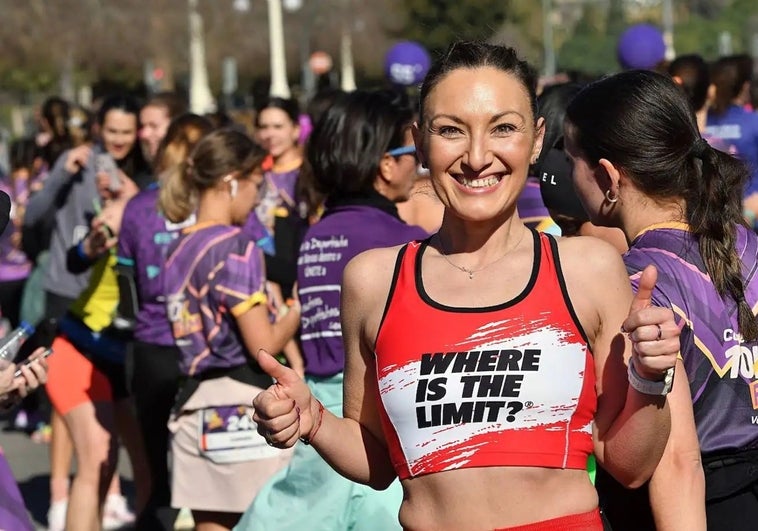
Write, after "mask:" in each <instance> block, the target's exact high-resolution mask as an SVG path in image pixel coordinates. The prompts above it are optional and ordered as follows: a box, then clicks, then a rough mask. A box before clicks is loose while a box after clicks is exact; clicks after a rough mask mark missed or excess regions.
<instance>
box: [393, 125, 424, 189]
mask: <svg viewBox="0 0 758 531" xmlns="http://www.w3.org/2000/svg"><path fill="white" fill-rule="evenodd" d="M406 146H413V134H412V133H411V130H410V128H409V129H406V131H405V135H404V136H403V143H402V145H401V146H397V147H406ZM393 149H394V147H393ZM389 162H390V165H389V167H388V171H390V172H391V173H392V175H391V177H392V178H391V180H390V181H389V186H388V187H387V188H386V192H385V196H386V197H387V199H389V200H390V201H394V202H395V203H402V202H403V201H408V199H409V198H410V197H411V190H413V184H414V183H415V182H416V168H417V165H418V161H417V159H416V153H403V154H402V155H397V156H394V157H390V161H389Z"/></svg>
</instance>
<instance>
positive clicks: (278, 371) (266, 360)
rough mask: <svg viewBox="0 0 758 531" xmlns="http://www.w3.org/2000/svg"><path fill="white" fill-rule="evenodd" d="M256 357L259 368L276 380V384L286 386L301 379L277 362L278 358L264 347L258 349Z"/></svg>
mask: <svg viewBox="0 0 758 531" xmlns="http://www.w3.org/2000/svg"><path fill="white" fill-rule="evenodd" d="M257 359H258V365H260V367H261V369H263V370H264V371H266V374H268V375H269V376H271V377H272V378H273V379H274V380H276V382H277V383H278V384H281V385H284V386H286V385H289V384H293V383H296V382H299V381H300V380H301V378H300V377H299V376H298V375H297V373H296V372H295V371H293V370H292V369H290V368H289V367H287V366H285V365H282V364H281V363H279V360H277V359H276V358H275V357H273V356H272V355H271V354H269V353H268V351H267V350H266V349H265V348H260V349H258V355H257Z"/></svg>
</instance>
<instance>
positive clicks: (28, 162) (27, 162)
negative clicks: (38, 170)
mask: <svg viewBox="0 0 758 531" xmlns="http://www.w3.org/2000/svg"><path fill="white" fill-rule="evenodd" d="M38 155H39V148H38V147H37V143H36V142H35V141H34V138H19V139H18V140H14V141H13V142H11V145H10V147H9V148H8V159H9V162H10V169H11V171H16V170H29V171H30V172H31V171H32V170H33V168H34V160H35V159H36V158H37V156H38Z"/></svg>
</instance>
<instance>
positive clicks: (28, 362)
mask: <svg viewBox="0 0 758 531" xmlns="http://www.w3.org/2000/svg"><path fill="white" fill-rule="evenodd" d="M52 353H53V349H51V348H47V349H45V352H43V353H42V356H39V357H37V358H26V359H25V360H24V363H23V364H24V365H31V364H32V363H33V362H34V360H38V359H40V358H47V357H48V356H50V354H52ZM19 376H21V369H16V372H15V373H13V377H14V378H18V377H19Z"/></svg>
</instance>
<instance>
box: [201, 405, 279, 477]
mask: <svg viewBox="0 0 758 531" xmlns="http://www.w3.org/2000/svg"><path fill="white" fill-rule="evenodd" d="M197 414H198V415H199V418H198V428H199V433H198V446H199V450H200V455H202V456H203V457H205V458H207V459H210V460H211V461H213V462H214V463H240V462H244V461H255V460H258V459H270V458H272V457H277V456H278V455H280V450H277V449H276V448H272V447H270V446H269V445H268V444H266V440H265V439H264V438H263V437H261V436H260V435H258V432H257V431H256V428H257V426H256V423H255V422H254V421H253V419H252V418H251V416H250V414H251V411H250V410H249V408H248V407H246V406H218V407H209V408H205V409H201V410H200V411H198V413H197Z"/></svg>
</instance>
